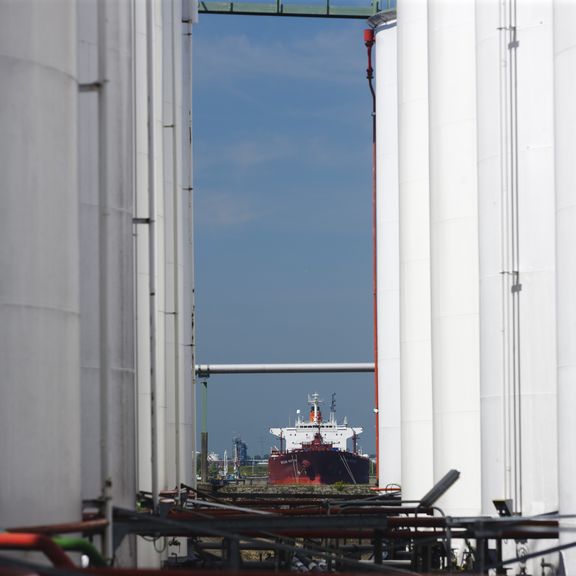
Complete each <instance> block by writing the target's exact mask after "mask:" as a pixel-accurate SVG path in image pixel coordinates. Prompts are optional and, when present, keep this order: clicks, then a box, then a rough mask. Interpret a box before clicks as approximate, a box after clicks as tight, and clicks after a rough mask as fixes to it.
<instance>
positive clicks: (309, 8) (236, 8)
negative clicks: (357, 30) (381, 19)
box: [198, 0, 396, 20]
mask: <svg viewBox="0 0 576 576" xmlns="http://www.w3.org/2000/svg"><path fill="white" fill-rule="evenodd" d="M348 2H349V0H348ZM379 12H389V13H395V12H396V0H371V1H370V3H369V4H367V3H364V4H362V3H359V2H358V3H352V2H350V3H338V4H336V3H334V2H332V3H331V2H330V0H326V1H325V2H317V3H310V4H306V3H299V2H282V0H276V1H275V2H233V1H230V2H221V1H216V0H200V2H199V3H198V13H199V14H236V15H244V16H298V17H305V18H355V19H361V20H365V19H366V18H369V17H370V16H373V15H375V14H378V13H379Z"/></svg>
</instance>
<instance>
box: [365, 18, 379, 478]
mask: <svg viewBox="0 0 576 576" xmlns="http://www.w3.org/2000/svg"><path fill="white" fill-rule="evenodd" d="M374 42H375V38H374V30H372V29H370V28H369V29H366V30H364V44H365V46H366V49H367V54H368V67H367V68H366V78H367V79H368V85H369V87H370V93H371V94H372V282H373V288H372V306H373V315H374V328H373V329H374V402H375V406H376V411H375V416H376V482H377V483H378V480H379V478H378V470H379V459H380V417H379V411H378V406H379V404H378V278H377V271H378V266H377V252H376V246H377V237H376V233H377V230H376V208H377V197H376V94H375V93H374V87H373V86H372V79H373V78H374V70H373V68H372V46H374Z"/></svg>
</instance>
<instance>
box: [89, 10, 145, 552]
mask: <svg viewBox="0 0 576 576" xmlns="http://www.w3.org/2000/svg"><path fill="white" fill-rule="evenodd" d="M78 31H79V32H78V54H79V56H78V78H79V82H80V83H81V84H82V85H93V84H94V83H98V82H100V88H99V89H97V90H90V91H82V92H81V93H80V96H79V114H78V117H79V156H80V166H81V168H82V170H81V173H80V178H79V183H80V194H81V204H80V222H81V237H80V255H81V282H80V288H81V292H80V294H81V299H80V303H81V318H82V321H81V361H82V366H81V368H82V454H83V461H82V488H83V498H86V499H94V498H97V497H99V496H100V495H102V493H103V490H104V485H105V484H106V481H107V479H109V480H110V481H111V491H110V495H111V497H112V501H113V504H114V505H117V506H123V507H133V506H134V505H135V494H136V419H135V418H136V416H135V405H136V391H135V383H134V274H133V273H134V268H133V224H132V202H133V172H134V161H135V160H134V159H135V147H134V138H133V106H132V102H133V92H132V63H133V59H132V50H133V36H132V5H131V3H130V2H110V1H99V2H97V1H91V2H88V1H85V2H81V3H79V4H78ZM125 552H127V550H125V551H124V552H123V554H124V553H125ZM121 561H128V559H127V558H126V557H124V556H122V558H121Z"/></svg>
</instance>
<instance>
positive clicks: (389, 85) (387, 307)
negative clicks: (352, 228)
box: [376, 23, 401, 486]
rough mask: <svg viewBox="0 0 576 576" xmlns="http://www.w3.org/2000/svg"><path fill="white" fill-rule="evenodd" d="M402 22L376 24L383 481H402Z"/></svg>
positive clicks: (380, 463) (380, 460) (380, 466)
mask: <svg viewBox="0 0 576 576" xmlns="http://www.w3.org/2000/svg"><path fill="white" fill-rule="evenodd" d="M396 41H397V31H396V24H395V23H394V24H391V25H383V26H380V27H379V28H377V29H376V158H377V159H376V162H377V172H376V255H377V275H376V278H377V304H376V307H377V331H378V433H379V452H380V454H379V458H378V481H379V483H380V485H381V486H385V485H386V484H390V483H396V484H400V483H401V461H400V458H401V438H400V314H399V307H400V302H399V300H400V268H399V266H400V264H399V237H398V219H399V216H398V112H397V49H396Z"/></svg>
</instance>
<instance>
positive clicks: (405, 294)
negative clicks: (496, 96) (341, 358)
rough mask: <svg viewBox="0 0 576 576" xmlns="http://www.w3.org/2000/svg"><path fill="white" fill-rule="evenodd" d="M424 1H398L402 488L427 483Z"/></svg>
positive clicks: (408, 490) (409, 493) (410, 491)
mask: <svg viewBox="0 0 576 576" xmlns="http://www.w3.org/2000/svg"><path fill="white" fill-rule="evenodd" d="M427 15H428V10H427V5H426V2H423V1H420V2H400V3H399V4H398V146H399V165H398V179H399V194H400V198H399V208H400V342H401V344H400V345H401V348H400V350H401V353H400V378H401V433H402V494H403V497H404V498H406V499H409V500H411V499H417V498H420V497H421V496H422V495H423V494H425V493H426V492H427V491H428V490H429V489H430V487H431V486H433V484H434V478H433V437H432V373H431V371H432V367H431V361H432V360H431V355H432V348H431V328H430V220H429V219H430V200H429V186H428V175H429V167H428V54H427Z"/></svg>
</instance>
